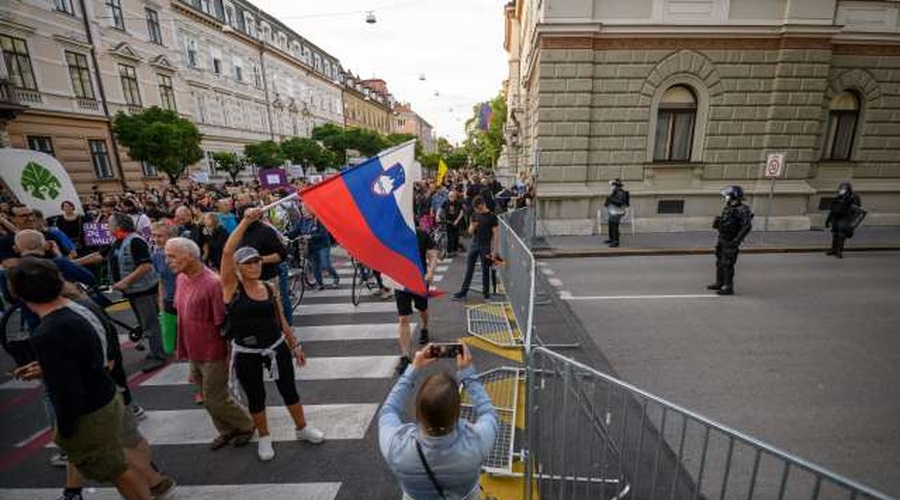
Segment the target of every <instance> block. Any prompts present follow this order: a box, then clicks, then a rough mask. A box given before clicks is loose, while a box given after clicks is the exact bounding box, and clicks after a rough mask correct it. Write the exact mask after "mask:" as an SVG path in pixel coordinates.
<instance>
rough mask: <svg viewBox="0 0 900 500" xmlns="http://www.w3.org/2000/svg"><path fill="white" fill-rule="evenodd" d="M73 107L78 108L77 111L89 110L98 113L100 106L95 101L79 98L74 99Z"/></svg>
mask: <svg viewBox="0 0 900 500" xmlns="http://www.w3.org/2000/svg"><path fill="white" fill-rule="evenodd" d="M75 105H76V106H78V108H79V109H89V110H91V111H99V110H100V104H99V103H97V101H96V100H95V99H83V98H81V97H77V98H75Z"/></svg>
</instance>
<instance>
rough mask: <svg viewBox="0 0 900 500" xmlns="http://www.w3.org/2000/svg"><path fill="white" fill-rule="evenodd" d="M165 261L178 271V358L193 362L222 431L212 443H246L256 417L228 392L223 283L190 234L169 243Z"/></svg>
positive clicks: (208, 408) (207, 404) (208, 406)
mask: <svg viewBox="0 0 900 500" xmlns="http://www.w3.org/2000/svg"><path fill="white" fill-rule="evenodd" d="M165 252H166V262H167V263H168V264H169V266H170V267H171V268H172V270H173V271H175V272H176V273H178V280H177V283H176V285H175V309H176V310H178V332H179V335H178V340H177V348H176V356H177V358H178V359H186V360H188V361H189V362H190V370H191V373H192V376H193V378H194V380H196V381H197V382H199V384H200V387H201V389H202V392H203V406H204V407H205V408H206V411H207V412H208V413H209V416H210V418H212V421H213V425H214V426H215V427H216V430H218V431H219V435H218V437H216V438H215V439H214V440H213V442H212V443H211V444H210V448H211V449H213V450H218V449H220V448H222V447H224V446H225V445H227V444H228V443H230V442H232V441H234V446H238V447H239V446H244V445H246V444H247V443H249V442H250V439H251V438H252V437H253V421H251V420H250V415H248V414H247V412H246V411H245V410H244V409H243V408H242V407H241V406H240V405H238V404H237V403H236V402H235V401H234V399H232V397H231V396H230V395H229V393H228V363H227V359H228V348H227V344H226V342H225V339H224V337H223V336H222V325H223V324H224V322H225V302H224V300H223V299H222V282H221V280H220V279H219V277H218V276H217V275H216V273H214V272H213V271H212V270H211V269H209V268H208V267H206V266H204V265H203V261H201V260H200V248H199V247H198V246H197V244H196V243H194V242H193V241H192V240H190V239H188V238H181V237H179V238H172V239H170V240H169V241H168V242H167V243H166V249H165Z"/></svg>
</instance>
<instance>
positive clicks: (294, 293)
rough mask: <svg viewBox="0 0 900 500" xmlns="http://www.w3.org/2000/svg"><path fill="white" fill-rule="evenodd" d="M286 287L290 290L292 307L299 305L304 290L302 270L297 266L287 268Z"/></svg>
mask: <svg viewBox="0 0 900 500" xmlns="http://www.w3.org/2000/svg"><path fill="white" fill-rule="evenodd" d="M288 287H289V289H290V291H291V304H292V305H293V306H294V307H297V306H299V305H300V302H301V301H302V300H303V292H304V291H306V290H305V288H306V287H304V286H303V271H302V270H300V269H299V268H296V267H295V268H293V269H290V270H288Z"/></svg>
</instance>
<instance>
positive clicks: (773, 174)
mask: <svg viewBox="0 0 900 500" xmlns="http://www.w3.org/2000/svg"><path fill="white" fill-rule="evenodd" d="M782 173H784V153H771V154H769V156H768V158H767V159H766V169H765V177H766V179H775V178H777V177H781V174H782Z"/></svg>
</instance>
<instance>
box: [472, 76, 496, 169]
mask: <svg viewBox="0 0 900 500" xmlns="http://www.w3.org/2000/svg"><path fill="white" fill-rule="evenodd" d="M488 104H489V105H490V107H491V121H490V123H489V124H488V127H487V130H482V129H481V128H480V127H479V126H478V124H479V119H480V117H481V104H476V105H475V106H474V108H473V116H472V118H470V119H469V120H468V121H467V122H466V140H465V141H464V142H463V147H464V148H465V150H466V153H467V154H468V155H469V157H470V158H471V160H472V163H473V164H474V165H475V166H479V167H491V168H493V167H494V166H496V165H497V159H498V158H499V157H500V151H501V150H502V148H503V144H504V138H503V129H504V128H505V127H506V96H504V95H503V92H502V91H501V92H500V93H498V94H497V96H496V97H494V98H493V99H491V101H490V102H489V103H488Z"/></svg>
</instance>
